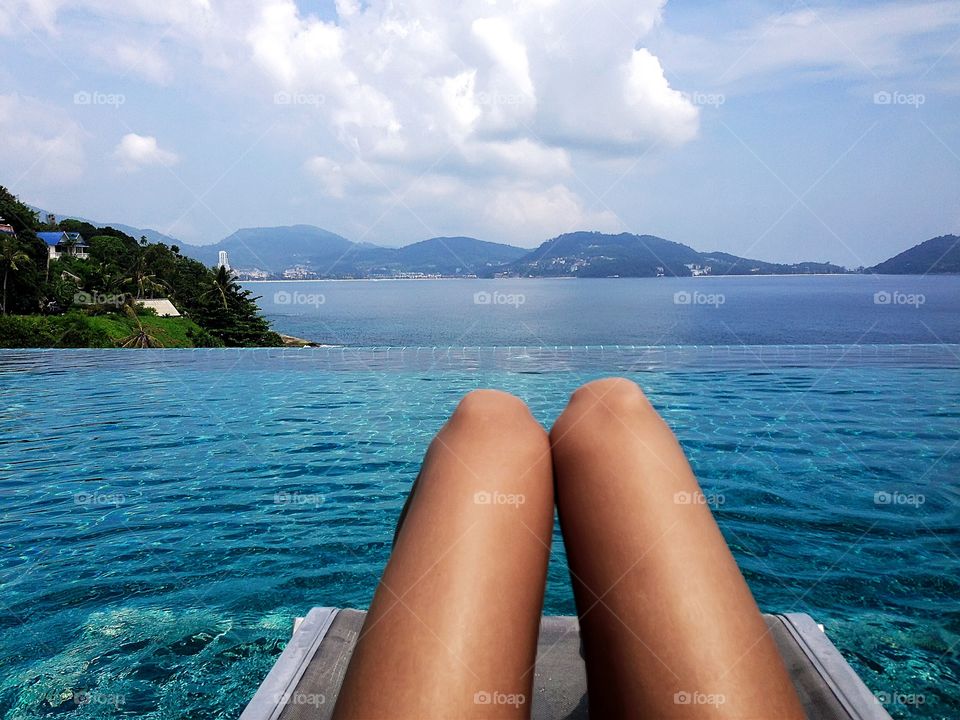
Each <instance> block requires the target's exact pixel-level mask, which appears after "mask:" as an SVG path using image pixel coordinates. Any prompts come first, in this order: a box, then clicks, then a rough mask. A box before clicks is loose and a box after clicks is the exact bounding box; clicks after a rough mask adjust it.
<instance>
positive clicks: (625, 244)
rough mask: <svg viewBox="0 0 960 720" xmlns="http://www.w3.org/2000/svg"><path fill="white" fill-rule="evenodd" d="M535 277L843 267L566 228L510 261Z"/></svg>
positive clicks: (742, 272)
mask: <svg viewBox="0 0 960 720" xmlns="http://www.w3.org/2000/svg"><path fill="white" fill-rule="evenodd" d="M506 269H508V270H509V271H511V272H514V273H516V274H518V275H524V276H533V277H558V276H559V277H562V276H570V277H657V276H658V275H663V276H667V277H689V276H691V275H695V274H709V275H770V274H799V273H814V272H816V273H843V272H846V269H845V268H842V267H840V266H838V265H830V264H827V263H797V264H793V265H785V264H777V263H766V262H762V261H759V260H750V259H747V258H741V257H737V256H736V255H730V254H728V253H719V252H715V253H702V252H699V251H697V250H694V249H693V248H692V247H689V246H688V245H683V244H681V243H676V242H672V241H670V240H664V239H663V238H659V237H656V236H654V235H631V234H629V233H620V234H618V235H608V234H605V233H599V232H575V233H567V234H565V235H560V236H558V237H555V238H553V239H552V240H547V241H546V242H545V243H543V244H542V245H540V247H538V248H537V249H536V250H533V251H531V252H529V253H527V254H526V255H524V256H523V257H521V258H519V259H518V260H516V261H514V262H512V263H510V264H508V265H507V266H506Z"/></svg>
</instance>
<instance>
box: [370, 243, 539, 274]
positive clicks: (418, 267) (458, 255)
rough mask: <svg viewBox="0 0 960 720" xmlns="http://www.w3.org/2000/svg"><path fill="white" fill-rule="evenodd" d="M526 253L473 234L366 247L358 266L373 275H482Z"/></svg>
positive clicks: (520, 249) (523, 250) (521, 249)
mask: <svg viewBox="0 0 960 720" xmlns="http://www.w3.org/2000/svg"><path fill="white" fill-rule="evenodd" d="M526 253H527V250H525V249H524V248H518V247H514V246H512V245H501V244H499V243H493V242H487V241H485V240H477V239H476V238H471V237H436V238H431V239H429V240H422V241H420V242H416V243H413V244H412V245H406V246H404V247H401V248H365V249H364V250H362V251H361V252H360V253H358V266H359V267H358V270H360V271H361V272H363V273H364V274H370V275H390V274H395V273H400V272H406V273H424V274H437V275H478V274H484V273H486V272H489V271H492V270H493V269H494V268H499V267H501V266H502V265H504V264H506V263H509V262H512V261H513V260H516V259H518V258H520V257H522V256H523V255H525V254H526Z"/></svg>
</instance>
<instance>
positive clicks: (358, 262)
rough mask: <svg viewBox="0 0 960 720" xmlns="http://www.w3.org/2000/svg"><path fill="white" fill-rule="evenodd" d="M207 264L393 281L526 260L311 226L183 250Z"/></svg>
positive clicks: (491, 250)
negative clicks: (396, 243) (391, 242)
mask: <svg viewBox="0 0 960 720" xmlns="http://www.w3.org/2000/svg"><path fill="white" fill-rule="evenodd" d="M182 250H183V252H184V254H186V255H189V256H190V257H193V258H196V259H197V260H200V261H202V262H204V263H206V264H208V265H213V264H215V263H216V262H217V259H218V254H219V251H220V250H226V251H227V255H228V257H229V259H230V265H231V267H234V268H237V269H240V270H252V269H254V268H258V269H260V270H265V271H267V272H269V273H273V274H278V273H281V272H283V271H284V270H285V269H287V268H291V267H293V266H295V265H302V266H304V267H306V268H309V269H310V270H311V271H313V272H314V273H316V274H317V275H319V276H320V277H365V276H388V277H389V276H395V275H398V274H400V273H422V274H432V275H475V274H479V273H482V272H485V271H488V270H490V269H491V268H494V267H500V266H502V265H503V264H505V263H508V262H510V261H512V260H516V259H517V258H519V257H521V256H522V255H524V254H525V253H526V252H527V251H526V250H524V249H522V248H517V247H513V246H510V245H500V244H498V243H492V242H485V241H483V240H477V239H475V238H469V237H437V238H431V239H430V240H423V241H421V242H417V243H413V244H412V245H407V246H405V247H401V248H386V247H379V246H377V245H370V244H368V243H354V242H351V241H350V240H347V239H346V238H345V237H343V236H341V235H337V234H336V233H332V232H330V231H328V230H324V229H322V228H318V227H314V226H313V225H293V226H290V227H272V228H245V229H243V230H238V231H237V232H235V233H233V234H232V235H230V236H229V237H227V238H225V239H223V240H221V241H220V242H219V243H217V244H216V245H203V246H192V245H185V246H183V247H182Z"/></svg>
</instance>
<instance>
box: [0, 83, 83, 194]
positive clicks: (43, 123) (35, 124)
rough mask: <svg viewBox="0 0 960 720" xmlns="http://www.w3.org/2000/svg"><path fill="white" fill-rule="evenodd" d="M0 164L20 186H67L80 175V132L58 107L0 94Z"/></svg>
mask: <svg viewBox="0 0 960 720" xmlns="http://www.w3.org/2000/svg"><path fill="white" fill-rule="evenodd" d="M0 137H2V138H3V142H0V167H2V168H3V174H4V178H5V180H4V182H5V183H9V184H11V186H13V185H14V184H16V186H17V187H15V188H14V190H15V191H19V190H20V189H23V188H26V189H33V188H45V187H49V186H63V185H71V184H73V183H75V182H77V181H78V180H79V179H80V177H81V176H82V175H83V171H84V167H85V153H84V149H83V140H84V133H83V131H82V130H81V128H80V126H79V125H78V124H77V123H76V122H74V121H73V120H71V119H70V118H69V117H67V116H66V115H65V114H64V113H63V112H62V111H60V110H59V109H58V108H56V107H54V106H51V105H47V104H46V103H43V102H42V101H40V100H37V99H35V98H28V97H22V96H20V95H17V94H10V95H0Z"/></svg>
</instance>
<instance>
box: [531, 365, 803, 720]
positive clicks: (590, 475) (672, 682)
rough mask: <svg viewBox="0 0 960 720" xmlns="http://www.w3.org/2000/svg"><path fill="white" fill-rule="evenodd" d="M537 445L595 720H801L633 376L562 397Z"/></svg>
mask: <svg viewBox="0 0 960 720" xmlns="http://www.w3.org/2000/svg"><path fill="white" fill-rule="evenodd" d="M550 440H551V444H552V447H553V463H554V472H555V475H556V493H557V509H558V511H559V514H560V526H561V529H562V530H563V541H564V544H565V545H566V549H567V557H568V559H569V563H570V571H571V575H572V579H573V586H574V593H575V596H576V602H577V612H578V614H579V615H580V627H581V632H582V635H583V641H584V650H585V656H586V662H587V683H588V688H589V697H590V711H591V715H592V717H596V718H628V717H629V718H657V719H659V718H684V719H689V718H707V717H709V718H738V719H740V718H743V719H746V718H756V719H757V720H771V719H772V718H777V719H778V720H786V719H792V718H803V716H804V715H803V711H802V709H801V706H800V703H799V700H798V698H797V695H796V692H795V691H794V689H793V685H792V684H791V682H790V678H789V676H788V675H787V672H786V670H785V669H784V665H783V662H782V660H781V659H780V656H779V654H778V652H777V649H776V647H775V645H774V643H773V640H772V638H771V637H770V636H769V635H768V633H767V629H766V626H765V625H764V622H763V619H762V617H761V616H760V612H759V610H758V609H757V605H756V603H755V602H754V600H753V596H752V595H751V594H750V590H749V589H748V588H747V584H746V582H745V581H744V579H743V576H742V575H741V574H740V570H739V569H738V568H737V564H736V562H735V561H734V559H733V556H732V555H731V554H730V550H729V548H728V547H727V544H726V542H724V539H723V536H722V535H721V534H720V530H719V528H718V527H717V524H716V522H715V521H714V519H713V516H712V515H711V514H710V510H709V509H708V508H707V506H706V503H705V502H704V496H703V494H702V493H701V491H700V487H699V485H698V484H697V481H696V479H695V478H694V476H693V473H692V472H691V470H690V466H689V465H688V464H687V460H686V457H685V456H684V454H683V450H681V448H680V445H679V444H678V443H677V441H676V439H675V438H674V436H673V433H672V432H671V431H670V429H669V428H668V427H667V425H666V424H665V423H664V422H663V420H662V419H661V418H660V416H659V415H658V414H657V412H656V411H655V410H654V409H653V407H652V406H651V405H650V403H649V402H648V401H647V399H646V397H645V396H644V394H643V392H642V391H641V390H640V388H639V387H637V386H636V385H635V384H634V383H632V382H630V381H628V380H624V379H606V380H598V381H596V382H592V383H589V384H587V385H585V386H583V387H582V388H580V389H579V390H577V392H576V393H574V395H573V397H572V398H571V400H570V404H569V405H568V407H567V409H566V410H565V411H564V412H563V414H562V415H561V416H560V418H559V419H558V420H557V422H556V425H554V427H553V429H552V431H551V432H550Z"/></svg>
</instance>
